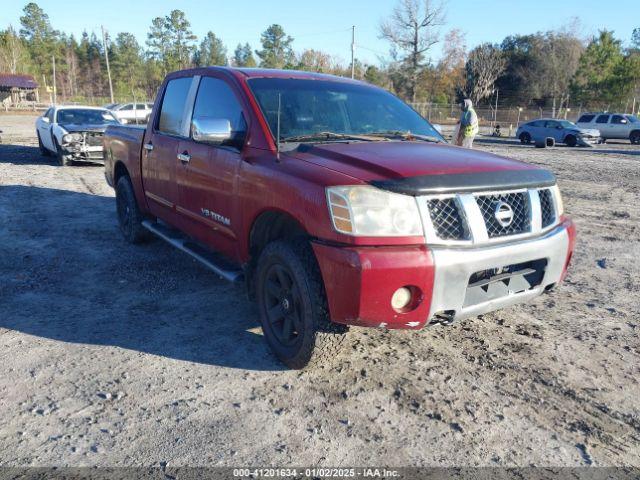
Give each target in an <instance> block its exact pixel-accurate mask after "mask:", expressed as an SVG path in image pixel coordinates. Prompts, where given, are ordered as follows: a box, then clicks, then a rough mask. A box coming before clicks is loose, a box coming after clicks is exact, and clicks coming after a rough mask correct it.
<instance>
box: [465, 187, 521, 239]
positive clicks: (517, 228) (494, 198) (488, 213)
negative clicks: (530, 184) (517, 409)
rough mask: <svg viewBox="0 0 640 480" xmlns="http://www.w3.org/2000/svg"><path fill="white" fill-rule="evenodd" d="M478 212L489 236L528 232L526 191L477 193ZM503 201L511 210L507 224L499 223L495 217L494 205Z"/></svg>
mask: <svg viewBox="0 0 640 480" xmlns="http://www.w3.org/2000/svg"><path fill="white" fill-rule="evenodd" d="M476 201H477V202H478V207H480V212H482V217H483V218H484V222H485V224H486V227H487V235H488V236H489V238H496V237H504V236H507V235H518V234H520V233H526V232H529V230H530V228H531V222H530V220H529V202H528V200H527V193H526V192H516V193H500V194H495V195H479V196H477V197H476ZM500 202H504V203H506V204H507V205H509V206H510V207H511V209H512V210H513V220H512V221H511V223H510V224H509V225H506V226H504V225H501V224H500V223H499V222H498V220H497V219H496V214H495V212H496V207H497V205H498V204H499V203H500Z"/></svg>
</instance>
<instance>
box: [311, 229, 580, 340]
mask: <svg viewBox="0 0 640 480" xmlns="http://www.w3.org/2000/svg"><path fill="white" fill-rule="evenodd" d="M574 242H575V227H574V225H573V223H572V222H571V220H569V219H566V218H565V219H563V221H562V222H561V223H560V224H559V225H558V226H557V227H556V228H554V229H552V230H551V231H549V232H547V233H545V234H544V235H542V236H540V237H537V238H529V239H526V240H522V241H519V242H513V243H507V244H496V245H491V246H486V247H474V248H453V247H435V246H434V247H432V248H427V246H425V245H419V246H407V247H335V246H330V245H326V244H321V243H314V245H313V247H314V251H315V253H316V257H317V259H318V263H319V265H320V270H321V272H322V277H323V280H324V284H325V289H326V292H327V300H328V304H329V311H330V314H331V319H332V320H333V321H334V322H336V323H343V324H348V325H358V326H369V327H386V328H405V329H419V328H422V327H423V326H424V325H425V324H426V323H428V322H429V321H431V320H434V319H436V318H446V319H447V320H448V321H450V320H459V319H463V318H468V317H472V316H476V315H480V314H483V313H487V312H491V311H494V310H497V309H500V308H504V307H507V306H510V305H513V304H516V303H522V302H526V301H528V300H530V299H532V298H534V297H536V296H538V295H540V294H541V293H543V292H544V291H545V290H547V289H549V288H552V287H554V286H555V285H557V284H558V283H560V282H561V281H562V279H563V278H564V275H565V273H566V269H567V266H568V263H569V260H570V258H571V254H572V252H573V247H574ZM536 261H540V263H543V264H544V267H543V270H542V273H541V275H540V276H539V277H538V278H537V279H536V280H535V282H534V283H533V285H527V284H526V283H523V281H522V279H520V278H518V279H515V280H514V281H513V285H516V286H513V287H509V286H508V282H502V283H500V282H499V281H496V284H497V285H498V284H499V287H500V288H493V287H491V286H490V287H487V294H486V297H483V292H484V290H483V289H482V288H480V289H479V288H475V289H473V291H471V290H472V288H473V287H472V284H471V283H470V281H471V279H472V277H473V276H474V274H477V272H481V271H485V270H495V269H500V268H501V267H507V266H511V265H516V264H527V262H536ZM473 278H475V277H473ZM503 283H505V284H507V286H504V285H503ZM523 284H524V285H525V287H523V286H522V285H523ZM473 285H475V283H473ZM404 286H410V287H412V288H414V291H416V292H418V295H419V296H420V298H419V300H420V301H419V302H418V303H417V306H415V308H414V309H413V310H411V311H406V312H398V311H395V310H394V309H393V308H392V307H391V296H392V295H393V293H394V292H395V291H396V290H397V289H398V288H400V287H404ZM511 288H513V291H512V290H511ZM483 298H485V299H484V300H483Z"/></svg>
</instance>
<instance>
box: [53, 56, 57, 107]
mask: <svg viewBox="0 0 640 480" xmlns="http://www.w3.org/2000/svg"><path fill="white" fill-rule="evenodd" d="M51 61H52V62H53V104H54V105H55V104H56V103H57V101H58V90H57V89H56V57H55V56H54V55H51Z"/></svg>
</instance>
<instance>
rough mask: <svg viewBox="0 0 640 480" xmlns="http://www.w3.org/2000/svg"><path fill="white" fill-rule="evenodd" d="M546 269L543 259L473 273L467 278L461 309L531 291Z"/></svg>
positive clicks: (537, 284) (539, 282) (545, 261)
mask: <svg viewBox="0 0 640 480" xmlns="http://www.w3.org/2000/svg"><path fill="white" fill-rule="evenodd" d="M546 268H547V260H546V259H544V258H543V259H538V260H531V261H528V262H523V263H514V264H511V265H506V266H503V267H496V268H489V269H486V270H480V271H478V272H475V273H473V274H472V275H471V277H469V283H468V284H467V290H466V293H465V297H464V304H463V308H466V307H470V306H473V305H478V304H480V303H484V302H488V301H491V300H495V299H499V298H503V297H508V296H509V295H515V294H517V293H522V292H526V291H527V290H531V289H532V288H535V287H537V286H539V285H540V284H541V283H542V279H543V278H544V273H545V270H546Z"/></svg>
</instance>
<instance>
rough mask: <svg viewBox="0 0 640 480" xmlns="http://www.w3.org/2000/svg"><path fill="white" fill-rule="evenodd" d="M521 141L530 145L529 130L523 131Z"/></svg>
mask: <svg viewBox="0 0 640 480" xmlns="http://www.w3.org/2000/svg"><path fill="white" fill-rule="evenodd" d="M520 143H523V144H525V145H529V144H530V143H531V135H530V134H529V133H528V132H522V133H521V134H520Z"/></svg>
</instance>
